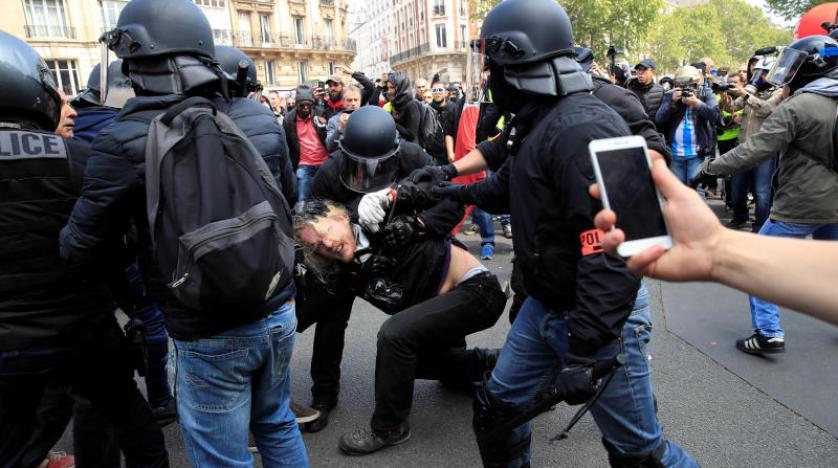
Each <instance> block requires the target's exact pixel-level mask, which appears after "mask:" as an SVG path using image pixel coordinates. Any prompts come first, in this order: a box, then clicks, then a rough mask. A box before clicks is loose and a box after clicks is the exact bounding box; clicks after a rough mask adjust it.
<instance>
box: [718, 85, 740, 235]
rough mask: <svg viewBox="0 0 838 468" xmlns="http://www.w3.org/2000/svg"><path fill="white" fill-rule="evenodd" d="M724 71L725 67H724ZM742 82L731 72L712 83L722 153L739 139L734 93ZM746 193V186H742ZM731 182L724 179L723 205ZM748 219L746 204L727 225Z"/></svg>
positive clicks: (728, 149) (737, 111) (738, 120)
mask: <svg viewBox="0 0 838 468" xmlns="http://www.w3.org/2000/svg"><path fill="white" fill-rule="evenodd" d="M724 70H725V71H726V69H724ZM743 84H744V78H743V75H741V74H739V73H732V74H730V75H729V76H727V78H726V79H725V81H721V80H720V81H718V82H714V83H712V90H713V94H715V95H716V100H717V101H718V102H719V110H720V111H721V113H722V118H721V120H719V122H718V123H717V124H716V133H717V136H716V140H717V142H718V145H719V153H720V154H723V153H726V152H727V151H730V150H732V149H733V148H735V147H736V145H737V143H738V141H739V132H740V130H741V128H740V125H741V123H742V108H741V107H736V103H735V99H736V94H735V93H738V92H739V90H741V89H742V85H743ZM744 190H745V192H746V194H745V195H747V190H748V186H747V184H746V185H745V187H744ZM731 203H732V201H731V182H730V179H725V205H727V206H731ZM746 221H748V212H747V205H745V216H744V220H742V218H736V217H735V216H734V219H733V220H731V222H730V223H728V227H731V228H737V227H739V226H741V225H743V224H745V222H746Z"/></svg>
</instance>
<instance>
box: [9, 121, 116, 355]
mask: <svg viewBox="0 0 838 468" xmlns="http://www.w3.org/2000/svg"><path fill="white" fill-rule="evenodd" d="M87 158H88V147H87V145H84V144H81V143H77V142H73V141H70V140H64V139H62V138H60V137H58V136H56V135H53V134H51V133H47V132H43V131H39V130H36V131H22V130H12V129H0V200H2V202H0V351H5V350H12V349H21V348H27V347H30V346H39V345H47V344H55V343H58V342H61V341H63V340H65V339H75V338H77V337H78V335H80V334H81V333H83V332H85V331H86V330H87V329H88V328H90V325H91V323H94V322H97V321H101V320H104V319H105V318H107V317H108V314H111V313H112V312H113V309H114V306H113V301H112V300H111V299H110V295H109V294H108V292H107V289H106V288H105V287H104V286H103V285H102V284H101V283H97V282H94V281H84V280H81V279H80V278H79V276H78V275H76V274H74V273H73V272H71V271H70V270H69V269H67V268H65V267H64V266H63V265H62V262H61V259H60V257H59V253H58V252H59V251H58V232H59V231H60V230H61V228H62V227H63V226H64V224H65V223H66V222H67V219H68V218H69V216H70V210H72V208H73V204H74V203H75V201H76V198H77V197H78V194H79V192H80V191H81V179H82V175H83V173H84V165H85V164H86V162H87Z"/></svg>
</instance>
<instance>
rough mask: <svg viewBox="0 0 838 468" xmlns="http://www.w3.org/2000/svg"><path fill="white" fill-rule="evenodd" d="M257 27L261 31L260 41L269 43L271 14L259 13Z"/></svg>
mask: <svg viewBox="0 0 838 468" xmlns="http://www.w3.org/2000/svg"><path fill="white" fill-rule="evenodd" d="M259 28H260V30H261V33H262V43H263V44H270V43H271V42H273V40H272V39H271V15H259Z"/></svg>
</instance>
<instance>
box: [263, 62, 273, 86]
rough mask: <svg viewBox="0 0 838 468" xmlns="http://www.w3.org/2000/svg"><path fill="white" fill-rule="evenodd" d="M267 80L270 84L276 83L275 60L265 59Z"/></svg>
mask: <svg viewBox="0 0 838 468" xmlns="http://www.w3.org/2000/svg"><path fill="white" fill-rule="evenodd" d="M265 81H266V82H267V83H266V84H268V85H273V84H274V83H276V69H275V67H274V61H273V60H265Z"/></svg>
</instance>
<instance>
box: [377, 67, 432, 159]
mask: <svg viewBox="0 0 838 468" xmlns="http://www.w3.org/2000/svg"><path fill="white" fill-rule="evenodd" d="M426 87H427V84H426ZM387 100H388V101H389V103H390V114H391V115H392V116H393V119H394V120H395V121H396V128H397V129H398V130H399V135H400V136H401V137H402V138H404V139H405V140H407V141H409V142H411V143H419V124H420V119H421V112H420V110H421V109H420V108H419V106H421V105H422V103H421V102H419V100H417V99H415V98H414V97H413V96H412V91H411V89H410V80H409V79H408V78H407V75H405V74H404V73H402V72H392V73H390V75H389V76H388V77H387Z"/></svg>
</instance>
